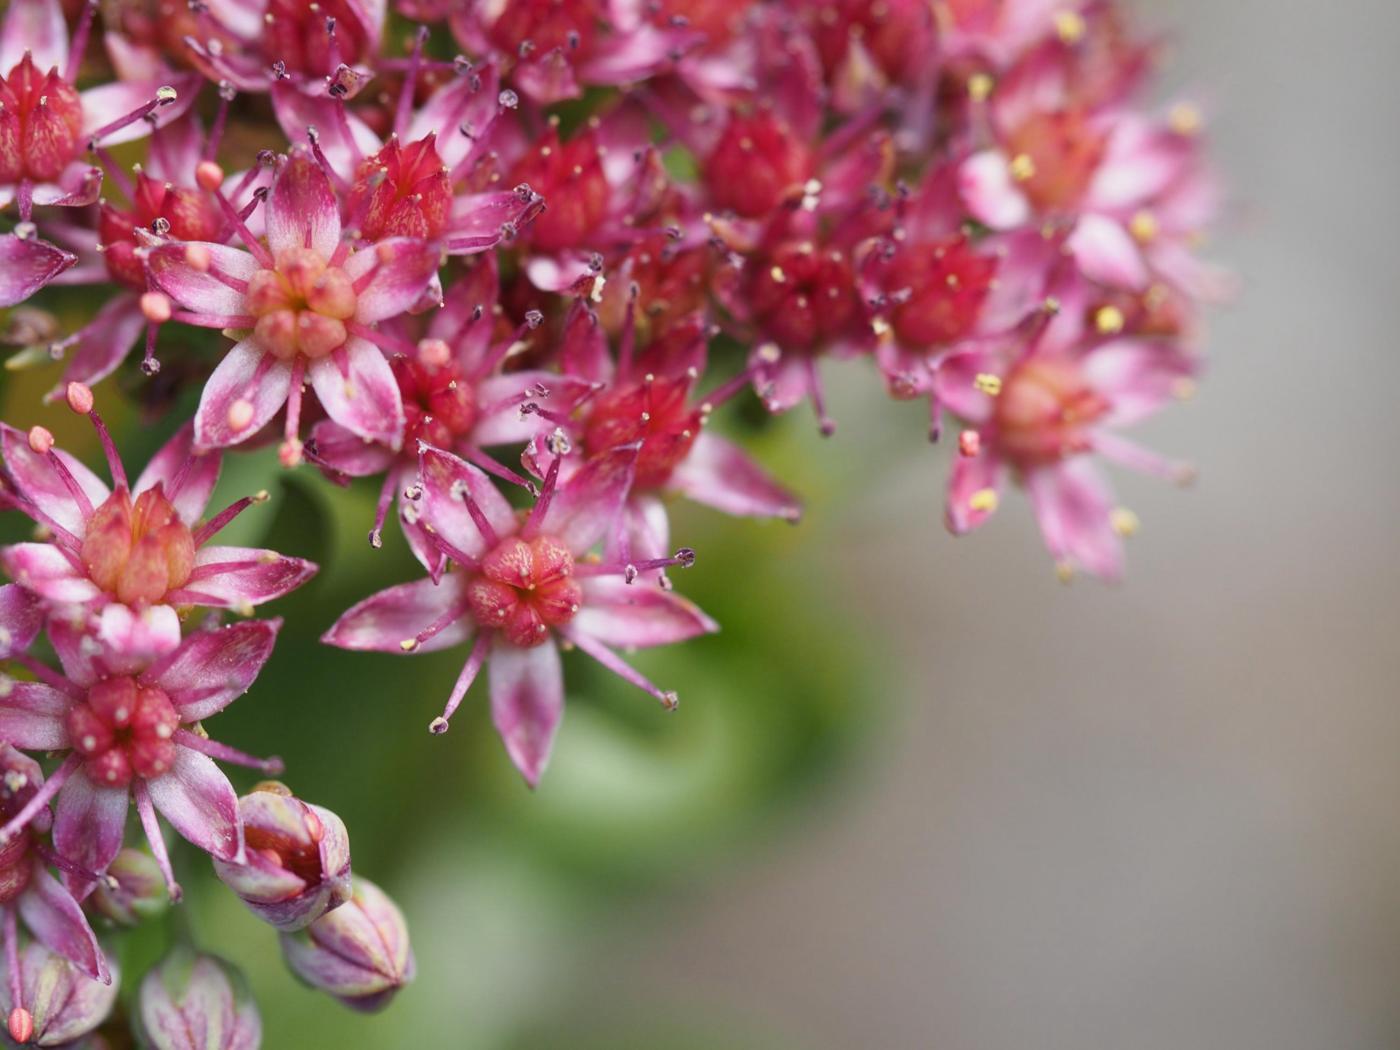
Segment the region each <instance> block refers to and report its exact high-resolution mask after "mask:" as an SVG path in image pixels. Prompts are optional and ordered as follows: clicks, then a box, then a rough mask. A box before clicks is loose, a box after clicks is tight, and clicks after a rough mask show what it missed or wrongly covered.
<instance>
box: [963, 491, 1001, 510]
mask: <svg viewBox="0 0 1400 1050" xmlns="http://www.w3.org/2000/svg"><path fill="white" fill-rule="evenodd" d="M1000 502H1001V497H1000V496H998V495H997V490H996V489H978V490H977V491H976V492H974V493H973V494H972V495H971V496H969V497H968V499H967V505H968V506H969V507H970V508H972V510H974V511H976V512H977V513H978V514H990V513H992V511H994V510H996V509H997V504H999V503H1000Z"/></svg>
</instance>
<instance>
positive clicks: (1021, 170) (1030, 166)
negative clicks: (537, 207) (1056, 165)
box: [1007, 153, 1035, 182]
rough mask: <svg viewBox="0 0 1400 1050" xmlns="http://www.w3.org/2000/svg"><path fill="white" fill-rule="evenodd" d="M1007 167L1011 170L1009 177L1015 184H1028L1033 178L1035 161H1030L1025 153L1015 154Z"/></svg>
mask: <svg viewBox="0 0 1400 1050" xmlns="http://www.w3.org/2000/svg"><path fill="white" fill-rule="evenodd" d="M1007 167H1008V168H1010V169H1011V177H1012V178H1013V179H1015V180H1016V181H1017V182H1029V181H1030V180H1031V179H1033V178H1035V161H1033V160H1031V158H1030V155H1029V154H1027V153H1018V154H1016V156H1014V157H1012V158H1011V163H1010V164H1008V165H1007Z"/></svg>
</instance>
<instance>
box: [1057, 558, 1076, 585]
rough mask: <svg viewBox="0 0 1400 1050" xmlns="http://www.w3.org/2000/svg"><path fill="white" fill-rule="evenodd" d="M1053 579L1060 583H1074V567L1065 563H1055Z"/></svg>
mask: <svg viewBox="0 0 1400 1050" xmlns="http://www.w3.org/2000/svg"><path fill="white" fill-rule="evenodd" d="M1055 577H1056V578H1057V579H1058V580H1059V581H1060V582H1061V583H1073V582H1074V566H1073V565H1071V564H1070V563H1069V562H1067V561H1057V562H1056V563H1055Z"/></svg>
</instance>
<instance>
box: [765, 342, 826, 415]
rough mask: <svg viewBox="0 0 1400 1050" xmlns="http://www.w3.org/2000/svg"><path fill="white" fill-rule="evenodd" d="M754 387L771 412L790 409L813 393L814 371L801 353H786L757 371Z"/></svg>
mask: <svg viewBox="0 0 1400 1050" xmlns="http://www.w3.org/2000/svg"><path fill="white" fill-rule="evenodd" d="M755 353H757V351H755ZM750 359H752V357H751V358H750ZM753 387H754V392H755V393H756V394H758V396H759V398H760V399H761V400H762V401H763V407H764V408H766V409H768V411H769V412H787V411H788V410H789V409H792V408H794V407H796V406H797V405H800V404H801V403H802V402H803V401H805V400H806V399H807V398H808V397H809V396H811V393H812V374H811V372H810V371H809V370H808V368H807V363H806V362H805V361H803V360H802V358H801V357H799V356H798V355H797V354H783V355H782V356H781V357H780V358H779V359H778V361H777V363H775V364H773V365H771V366H769V367H767V368H765V369H763V370H762V371H761V372H759V373H756V374H755V376H754V382H753Z"/></svg>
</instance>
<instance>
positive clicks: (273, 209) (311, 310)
mask: <svg viewBox="0 0 1400 1050" xmlns="http://www.w3.org/2000/svg"><path fill="white" fill-rule="evenodd" d="M202 171H203V177H202V181H201V184H202V185H205V186H206V188H208V189H210V190H211V191H213V190H215V189H217V187H218V186H219V184H220V183H221V182H222V181H223V173H222V172H221V171H219V170H218V169H217V167H216V166H214V165H212V164H209V165H205V166H202ZM220 200H221V202H222V203H225V204H226V202H224V200H223V198H222V197H220ZM225 210H226V213H229V214H230V215H231V217H232V218H233V219H235V220H237V216H235V215H232V214H231V212H232V209H231V208H226V209H225ZM265 219H266V225H267V243H266V245H264V244H263V243H262V242H261V241H260V240H258V239H256V238H255V237H253V235H252V234H251V233H249V232H248V230H247V228H246V227H244V226H243V225H242V222H241V221H238V222H237V225H238V227H239V235H240V237H241V238H242V239H243V241H244V243H245V244H246V245H247V248H248V250H247V251H241V250H239V249H236V248H231V247H227V246H225V245H222V244H216V243H213V242H205V241H190V242H183V243H181V242H164V243H159V244H156V245H155V246H153V247H152V248H151V249H150V254H149V257H148V260H147V266H148V268H149V272H150V274H151V278H152V279H153V280H154V281H155V283H156V284H157V286H159V288H160V289H161V290H162V291H164V292H165V293H166V294H168V295H169V296H170V297H171V298H172V299H174V300H175V302H177V303H178V304H180V305H181V306H183V307H186V308H187V310H188V311H191V312H180V313H176V314H175V315H174V317H175V319H176V320H179V321H185V322H187V323H191V324H198V325H203V326H206V327H211V328H235V329H242V330H245V331H246V332H247V334H246V335H245V336H244V337H243V338H242V339H240V340H239V342H238V343H237V344H236V345H235V346H234V347H233V349H231V350H230V351H229V352H228V354H227V356H225V357H224V359H223V361H222V362H221V363H220V364H219V366H218V368H216V369H215V370H214V374H213V375H212V376H210V377H209V382H208V384H207V385H206V386H205V388H204V394H203V397H202V398H201V399H200V403H199V410H198V412H197V414H196V415H195V426H194V433H195V444H196V445H197V446H198V447H200V448H222V447H226V446H229V445H234V444H237V443H239V442H242V441H246V440H248V438H250V437H252V436H253V435H254V434H256V433H257V432H258V431H259V430H260V429H261V428H262V427H263V426H264V425H265V424H266V423H267V422H268V421H270V420H271V419H272V417H273V416H274V415H275V414H276V413H277V412H278V410H279V409H281V408H282V406H283V405H286V406H287V419H286V427H285V434H286V440H285V442H284V444H283V446H282V458H283V462H284V463H286V464H287V465H289V466H290V465H292V464H295V463H296V462H298V461H299V460H300V458H301V440H300V437H299V436H298V431H299V429H300V420H301V398H302V384H303V382H304V381H305V380H307V379H309V380H310V382H311V386H312V389H313V390H315V392H316V397H317V399H318V400H319V401H320V403H321V407H322V408H324V409H325V411H326V414H327V415H329V416H330V417H331V418H332V419H334V420H335V421H336V422H337V423H339V424H341V425H342V426H344V427H345V428H346V429H347V430H349V431H351V432H352V433H354V434H358V435H359V436H360V437H362V438H365V439H367V440H370V441H382V442H384V443H386V444H389V445H392V446H394V447H397V446H398V444H399V442H400V441H401V439H402V434H403V424H404V417H403V401H402V399H401V398H400V396H399V389H398V384H397V383H395V381H394V375H393V372H392V371H391V370H390V368H389V363H388V362H387V361H386V360H385V358H384V355H383V354H382V353H381V352H380V351H379V349H378V348H377V347H376V346H375V341H376V339H377V338H378V336H377V333H376V330H375V329H374V327H373V325H375V324H376V323H377V322H380V321H384V320H387V319H388V318H392V317H396V316H398V315H399V314H401V313H403V312H404V311H406V310H408V309H409V308H411V307H413V306H414V305H415V304H416V303H418V301H419V300H420V298H421V297H422V296H423V293H424V292H425V291H426V290H427V289H428V287H429V285H430V284H431V283H432V281H433V280H434V278H435V276H436V274H437V267H438V249H437V248H436V247H435V246H433V245H432V244H430V243H428V242H426V241H422V240H419V239H416V238H410V237H390V238H387V239H384V240H380V241H378V242H377V243H374V244H373V245H371V246H367V247H365V248H364V249H363V250H360V251H356V250H355V249H354V247H353V246H352V244H351V242H350V241H349V240H346V239H342V237H341V221H340V209H339V207H338V205H337V202H336V197H335V193H334V191H333V190H332V188H331V184H330V181H329V180H328V179H327V177H326V174H325V172H323V171H322V170H321V169H320V168H319V167H318V166H317V165H316V163H315V161H314V160H312V159H311V158H310V157H309V156H308V155H307V153H306V152H305V150H297V151H295V152H294V153H293V154H292V156H291V157H290V158H289V159H288V160H286V161H285V162H284V163H283V165H282V167H281V170H280V171H278V173H277V176H276V178H275V180H274V181H273V184H272V192H271V193H270V194H269V196H268V199H267V209H266V216H265Z"/></svg>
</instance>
